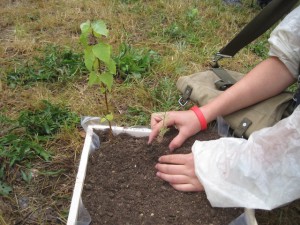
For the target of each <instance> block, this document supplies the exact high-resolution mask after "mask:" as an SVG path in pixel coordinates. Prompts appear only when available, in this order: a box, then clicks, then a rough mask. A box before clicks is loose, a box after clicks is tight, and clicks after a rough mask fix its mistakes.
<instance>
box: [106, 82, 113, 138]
mask: <svg viewBox="0 0 300 225" xmlns="http://www.w3.org/2000/svg"><path fill="white" fill-rule="evenodd" d="M104 97H105V105H106V115H108V114H109V108H108V100H107V89H106V88H105V92H104ZM107 121H108V125H109V130H110V132H109V136H110V139H111V138H112V137H113V132H112V127H111V122H110V120H107Z"/></svg>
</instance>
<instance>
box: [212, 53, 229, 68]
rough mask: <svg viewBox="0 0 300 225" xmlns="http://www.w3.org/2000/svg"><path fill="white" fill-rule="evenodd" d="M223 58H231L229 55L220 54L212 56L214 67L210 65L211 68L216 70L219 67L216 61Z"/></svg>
mask: <svg viewBox="0 0 300 225" xmlns="http://www.w3.org/2000/svg"><path fill="white" fill-rule="evenodd" d="M223 58H232V56H231V55H224V54H221V53H220V52H217V53H216V54H215V56H214V59H213V60H212V61H213V63H214V65H212V67H213V68H218V67H219V64H218V61H219V60H221V59H223Z"/></svg>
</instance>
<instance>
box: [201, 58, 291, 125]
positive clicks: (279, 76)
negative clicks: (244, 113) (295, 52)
mask: <svg viewBox="0 0 300 225" xmlns="http://www.w3.org/2000/svg"><path fill="white" fill-rule="evenodd" d="M294 82H295V79H294V77H293V76H292V74H291V73H290V72H289V70H288V69H287V68H286V66H285V65H284V64H283V63H282V62H281V61H280V60H279V59H277V58H276V57H270V58H269V59H267V60H265V61H263V62H262V63H260V64H259V65H257V66H256V67H255V68H254V69H253V70H251V71H250V72H249V73H248V74H247V75H245V77H244V78H243V79H242V80H240V81H239V82H237V83H236V84H235V85H233V86H232V87H230V88H229V89H227V90H226V91H225V92H224V93H222V94H221V95H219V96H218V97H217V98H215V99H214V100H212V101H211V102H210V103H208V104H207V105H205V106H202V107H201V110H202V112H203V114H204V116H205V118H206V120H207V122H211V121H212V120H214V119H216V117H217V116H224V115H227V114H230V113H232V112H235V111H237V110H239V109H242V108H245V107H247V106H250V105H253V104H255V103H258V102H260V101H262V100H265V99H267V98H270V97H272V96H274V95H276V94H279V93H280V92H282V91H283V90H285V89H286V88H287V87H288V86H290V85H291V84H292V83H294Z"/></svg>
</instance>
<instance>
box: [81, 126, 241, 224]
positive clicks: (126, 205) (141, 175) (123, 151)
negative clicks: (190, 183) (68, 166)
mask: <svg viewBox="0 0 300 225" xmlns="http://www.w3.org/2000/svg"><path fill="white" fill-rule="evenodd" d="M172 137H174V132H168V133H167V134H166V135H165V137H164V140H163V142H161V143H158V142H155V143H153V144H152V145H147V139H146V138H138V139H137V138H132V137H130V136H127V135H119V136H117V137H115V138H114V139H113V141H110V142H102V143H101V147H100V150H98V151H96V152H95V153H94V154H92V155H91V157H90V160H89V164H88V171H87V175H86V179H85V186H84V190H83V193H82V198H83V203H84V204H85V206H86V208H87V209H88V211H89V213H90V214H91V217H92V224H94V225H95V224H112V225H118V224H122V225H123V224H124V225H125V224H130V225H142V224H149V225H151V224H153V225H164V224H168V225H169V224H176V225H180V224H184V225H195V224H201V225H221V224H222V225H227V224H228V223H230V222H231V221H232V220H233V219H235V218H236V217H238V216H239V215H240V214H241V213H242V212H243V210H242V209H235V208H229V209H221V208H212V207H211V206H210V204H209V202H208V200H207V198H206V195H205V193H204V192H201V193H183V192H178V191H176V190H174V189H173V188H172V187H171V186H170V185H169V184H168V183H166V182H164V181H162V180H160V179H159V178H157V177H156V176H155V173H156V170H155V168H154V166H155V164H156V163H157V160H158V157H159V156H161V155H164V154H170V153H169V150H168V147H167V146H168V143H169V142H170V140H171V138H172ZM216 138H218V135H217V134H216V132H213V131H212V130H208V131H205V132H201V133H200V134H199V135H197V136H195V137H193V138H190V139H189V140H188V141H187V142H185V144H184V146H183V147H182V148H180V149H178V150H176V152H175V153H189V152H190V151H191V146H192V145H193V143H194V140H195V139H198V140H211V139H216Z"/></svg>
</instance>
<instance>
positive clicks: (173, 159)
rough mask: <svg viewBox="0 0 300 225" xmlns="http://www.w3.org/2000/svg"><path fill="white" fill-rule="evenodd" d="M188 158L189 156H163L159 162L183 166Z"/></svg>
mask: <svg viewBox="0 0 300 225" xmlns="http://www.w3.org/2000/svg"><path fill="white" fill-rule="evenodd" d="M186 156H187V154H171V155H163V156H161V157H159V159H158V162H160V163H168V164H177V165H183V164H185V162H186Z"/></svg>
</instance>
